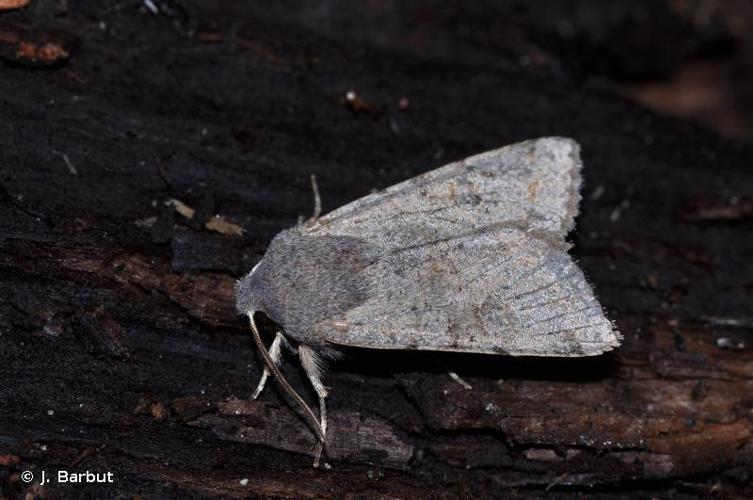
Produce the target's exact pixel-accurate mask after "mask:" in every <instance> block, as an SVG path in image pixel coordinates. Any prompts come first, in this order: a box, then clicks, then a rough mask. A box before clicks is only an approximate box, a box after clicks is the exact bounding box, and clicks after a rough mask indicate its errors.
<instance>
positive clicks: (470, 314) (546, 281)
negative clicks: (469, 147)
mask: <svg viewBox="0 0 753 500" xmlns="http://www.w3.org/2000/svg"><path fill="white" fill-rule="evenodd" d="M360 273H361V274H362V276H363V278H364V280H365V281H364V282H365V283H367V286H368V298H367V300H365V301H364V302H363V303H361V304H360V305H357V306H356V307H354V308H352V309H349V310H348V311H346V312H345V313H344V314H343V315H341V316H339V317H337V318H330V319H327V320H325V321H322V322H320V323H318V324H317V325H316V327H315V332H316V334H317V335H319V336H321V337H323V338H324V339H326V340H328V341H330V342H332V343H335V344H341V345H349V346H357V347H368V348H378V349H421V350H436V351H461V352H478V353H497V354H508V355H535V356H587V355H595V354H600V353H602V352H604V351H607V350H611V349H612V348H613V347H615V346H617V345H619V334H618V333H617V332H616V331H615V330H614V327H613V326H612V324H611V323H610V322H609V321H608V320H607V319H606V318H605V316H604V313H603V312H602V309H601V306H600V305H599V303H598V301H597V299H596V297H595V296H594V293H593V291H592V289H591V287H590V286H589V284H588V283H587V282H586V280H585V278H584V276H583V273H582V272H581V271H580V269H579V268H578V267H577V265H576V264H575V263H574V262H573V261H572V259H571V258H570V256H569V255H568V254H567V250H566V247H565V244H564V243H563V242H560V241H556V240H554V239H551V238H548V237H546V236H545V235H544V236H542V235H541V234H540V233H539V234H538V235H534V234H531V233H527V232H524V231H522V230H520V229H516V228H507V229H499V228H496V229H488V230H487V229H485V230H480V231H478V232H476V233H473V234H468V235H465V236H462V237H458V238H453V239H449V240H441V241H436V242H431V243H428V244H425V245H421V244H418V245H412V246H409V247H406V248H402V249H400V250H396V251H393V252H388V253H385V254H383V255H382V256H381V257H380V258H378V259H377V260H375V261H373V262H372V263H371V264H370V265H368V266H367V267H366V268H364V269H362V270H361V271H360Z"/></svg>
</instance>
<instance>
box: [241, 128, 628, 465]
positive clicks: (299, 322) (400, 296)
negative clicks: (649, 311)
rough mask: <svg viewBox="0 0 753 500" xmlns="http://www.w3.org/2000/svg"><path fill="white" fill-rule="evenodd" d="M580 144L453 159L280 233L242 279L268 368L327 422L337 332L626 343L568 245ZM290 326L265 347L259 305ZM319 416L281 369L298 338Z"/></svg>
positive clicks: (411, 340) (377, 343) (560, 352)
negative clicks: (328, 367) (329, 365)
mask: <svg viewBox="0 0 753 500" xmlns="http://www.w3.org/2000/svg"><path fill="white" fill-rule="evenodd" d="M580 170H581V160H580V147H579V146H578V144H577V143H576V142H575V141H573V140H571V139H566V138H560V137H546V138H540V139H536V140H529V141H525V142H521V143H518V144H513V145H510V146H507V147H503V148H501V149H496V150H493V151H488V152H486V153H482V154H479V155H476V156H472V157H470V158H466V159H464V160H461V161H458V162H455V163H451V164H449V165H446V166H444V167H441V168H438V169H436V170H433V171H430V172H427V173H425V174H423V175H419V176H417V177H414V178H412V179H409V180H407V181H405V182H402V183H400V184H397V185H394V186H392V187H389V188H387V189H385V190H383V191H381V192H377V193H374V194H371V195H368V196H365V197H363V198H360V199H358V200H356V201H354V202H352V203H349V204H347V205H345V206H343V207H341V208H339V209H337V210H335V211H333V212H331V213H329V214H327V215H325V216H323V217H321V218H316V217H315V218H312V219H311V220H309V221H308V222H307V223H305V224H299V225H297V226H295V227H292V228H290V229H286V230H284V231H282V232H281V233H279V234H278V235H277V236H275V238H274V239H273V240H272V242H271V243H270V245H269V248H268V249H267V251H266V254H265V255H264V257H263V258H262V260H261V261H260V262H259V263H258V264H257V265H256V266H255V267H254V268H253V269H252V270H251V272H250V273H248V274H247V275H246V276H244V277H243V278H242V279H241V280H239V281H238V283H237V285H236V307H237V310H238V312H239V313H240V314H243V315H246V316H247V317H248V318H249V321H250V326H251V330H252V333H253V337H254V339H255V342H256V345H257V347H258V349H259V352H260V354H261V356H262V358H263V359H264V362H265V365H266V367H265V368H264V371H263V373H262V376H261V380H260V382H259V384H258V386H257V388H256V390H255V391H254V394H253V398H256V397H257V396H258V395H259V393H260V392H261V390H262V389H263V388H264V385H265V383H266V380H267V378H268V377H269V375H270V374H272V375H274V376H275V377H276V379H277V380H278V382H279V383H280V384H281V386H282V387H283V388H284V389H285V391H286V392H287V393H288V394H289V395H290V396H291V397H292V399H293V400H295V401H296V403H297V404H298V405H299V406H300V407H301V409H302V411H303V413H304V414H305V415H306V417H307V419H308V420H309V423H310V425H311V426H312V429H313V430H314V432H315V433H316V435H317V437H318V442H319V445H318V449H317V452H316V459H315V462H314V465H315V466H317V465H318V463H319V458H320V455H321V452H322V449H323V446H324V443H325V440H326V436H327V412H326V404H325V399H326V397H327V388H325V386H324V384H323V383H322V375H323V369H322V367H323V362H325V361H326V360H332V359H336V358H337V357H338V356H339V350H338V346H352V347H362V348H371V349H418V350H428V351H454V352H467V353H484V354H499V355H508V356H571V357H577V356H593V355H598V354H601V353H603V352H605V351H609V350H611V349H613V348H615V347H617V346H618V345H619V343H620V338H621V337H620V334H619V333H618V332H617V330H616V328H615V327H614V325H613V324H612V323H611V322H610V321H609V320H608V319H607V318H606V317H605V315H604V312H603V310H602V308H601V306H600V304H599V302H598V300H597V299H596V297H595V296H594V292H593V290H592V289H591V286H590V285H589V284H588V282H587V281H586V279H585V277H584V276H583V273H582V272H581V270H580V269H579V268H578V266H577V265H576V264H575V262H574V261H573V259H572V258H571V257H570V256H569V255H568V249H569V244H568V243H566V242H565V236H566V235H567V233H568V232H570V231H571V230H572V229H573V228H574V225H575V216H576V215H577V213H578V204H579V201H580V187H581V176H580ZM257 312H262V313H264V314H265V315H266V316H267V317H268V318H270V319H271V320H273V321H274V322H275V323H276V324H277V325H279V326H280V327H281V330H280V331H278V332H277V334H276V336H275V338H274V340H273V341H272V344H271V346H270V348H269V350H267V349H266V348H265V346H264V344H263V343H262V340H261V338H260V336H259V331H258V329H257V326H256V323H255V321H254V314H255V313H257ZM288 339H292V340H294V341H295V345H297V354H298V357H299V359H300V362H301V365H302V367H303V370H304V371H305V373H306V375H307V376H308V378H309V380H310V381H311V385H312V386H313V388H314V390H315V391H316V393H317V395H318V399H319V417H318V418H317V416H316V415H315V414H314V412H313V411H312V410H311V408H310V407H309V406H308V404H307V403H306V402H305V401H304V399H303V398H302V397H301V396H300V395H298V394H297V393H296V391H295V390H293V388H292V387H291V386H290V384H289V383H288V382H287V381H286V379H285V377H284V376H283V374H282V373H281V372H280V369H279V363H280V357H281V350H282V348H283V347H287V348H290V349H291V350H295V348H294V347H293V345H292V344H291V343H290V342H289V340H288Z"/></svg>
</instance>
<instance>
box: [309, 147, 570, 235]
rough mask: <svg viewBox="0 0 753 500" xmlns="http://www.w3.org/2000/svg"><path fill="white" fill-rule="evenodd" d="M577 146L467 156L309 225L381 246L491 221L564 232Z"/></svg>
mask: <svg viewBox="0 0 753 500" xmlns="http://www.w3.org/2000/svg"><path fill="white" fill-rule="evenodd" d="M579 152H580V148H579V146H578V144H577V143H576V142H575V141H573V140H571V139H566V138H561V137H546V138H541V139H535V140H530V141H525V142H521V143H518V144H513V145H510V146H507V147H503V148H500V149H496V150H493V151H489V152H486V153H482V154H479V155H476V156H471V157H470V158H466V159H464V160H461V161H458V162H455V163H451V164H449V165H445V166H444V167H441V168H438V169H436V170H433V171H431V172H427V173H425V174H423V175H419V176H417V177H414V178H412V179H409V180H407V181H405V182H402V183H400V184H396V185H394V186H391V187H389V188H387V189H385V190H383V191H381V192H378V193H374V194H371V195H368V196H365V197H363V198H360V199H358V200H356V201H354V202H352V203H349V204H347V205H345V206H343V207H341V208H339V209H337V210H335V211H333V212H330V213H329V214H327V215H325V216H324V217H322V218H320V219H319V223H318V224H315V225H314V226H313V227H312V228H310V231H311V233H313V234H317V233H319V234H338V235H349V236H355V237H358V238H362V239H364V240H366V241H369V242H370V243H377V244H379V245H380V246H382V247H383V248H402V247H405V246H409V245H413V244H416V243H422V242H428V241H436V240H440V239H444V238H450V237H453V236H455V235H457V234H464V233H468V232H469V231H474V230H478V229H480V228H483V227H489V226H493V225H507V226H515V227H518V228H521V229H524V230H528V231H538V232H546V233H551V234H553V235H559V236H564V235H565V234H567V233H568V232H569V231H570V230H571V229H572V228H573V226H574V218H575V215H577V211H578V202H579V201H580V195H579V191H580V168H581V161H580V154H579Z"/></svg>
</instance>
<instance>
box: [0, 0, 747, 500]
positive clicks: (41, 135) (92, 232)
mask: <svg viewBox="0 0 753 500" xmlns="http://www.w3.org/2000/svg"><path fill="white" fill-rule="evenodd" d="M226 3H228V2H226ZM246 3H251V2H236V3H235V5H224V6H222V7H217V6H214V4H215V2H209V1H199V0H196V1H193V2H181V3H177V2H172V1H171V2H167V1H156V0H155V1H153V2H143V3H142V2H138V1H135V2H115V1H112V2H94V1H82V2H59V1H52V0H32V2H31V4H30V5H29V6H28V7H26V8H25V9H23V10H19V11H7V12H0V60H2V66H1V67H0V118H1V120H0V380H2V382H1V383H0V497H2V498H8V499H11V498H24V497H25V496H26V498H34V497H39V498H78V497H89V496H91V497H96V498H115V497H117V498H130V497H138V496H141V497H143V498H164V497H179V498H183V497H204V496H207V497H210V496H212V497H216V496H218V497H243V496H264V497H328V496H334V497H343V496H358V495H362V496H364V497H371V496H383V497H400V498H416V497H427V496H431V497H448V498H453V497H478V496H480V497H495V496H504V495H513V494H517V495H521V496H522V495H532V496H544V495H546V494H558V495H561V496H568V497H569V496H579V497H583V496H585V497H604V496H612V495H614V496H617V495H622V494H636V495H660V496H676V497H683V498H684V497H688V498H693V497H706V496H708V495H712V494H714V495H720V496H725V497H735V496H738V497H745V496H750V495H751V494H752V493H753V475H752V473H751V470H752V469H753V309H752V306H753V304H752V301H751V296H752V295H753V264H752V262H753V230H752V229H753V221H752V219H753V170H752V168H751V165H753V148H751V147H750V146H749V145H746V144H744V143H741V142H736V141H732V140H729V139H724V138H721V137H719V136H718V135H716V134H715V133H712V132H709V131H706V130H704V129H702V128H701V127H699V126H696V125H691V124H688V123H685V122H682V121H679V120H675V119H670V118H666V117H660V116H657V115H655V114H653V113H651V112H650V111H648V110H646V109H643V108H640V107H638V106H636V105H633V104H631V103H629V102H628V101H626V100H624V99H622V98H620V97H617V96H615V95H614V93H612V92H610V91H608V89H606V88H604V87H602V86H601V85H599V84H591V83H589V84H586V83H584V82H583V81H581V80H579V79H578V78H568V77H566V76H563V75H562V74H560V73H559V72H558V71H546V68H545V70H544V71H542V72H536V71H532V70H529V69H526V68H525V67H523V68H521V66H520V65H518V64H513V63H511V62H510V61H511V60H513V59H511V58H510V57H508V56H507V55H504V54H502V55H499V57H495V56H494V54H495V52H494V48H495V47H494V45H493V44H491V45H487V46H483V41H484V39H483V36H482V35H483V34H482V35H478V37H476V38H474V36H472V35H474V32H473V31H472V27H471V28H468V29H469V30H470V31H469V33H471V35H468V36H467V37H465V38H463V35H462V34H459V35H457V37H459V38H460V39H462V40H463V43H459V42H458V43H455V42H456V41H457V40H455V39H454V38H452V36H455V35H452V36H449V35H448V37H446V38H441V37H440V36H439V35H437V40H436V43H437V51H438V52H442V51H443V50H444V49H443V47H453V48H454V49H453V50H452V51H451V50H449V49H447V50H444V52H442V53H441V54H426V53H425V52H421V50H423V49H422V47H423V48H426V46H429V45H431V43H430V42H427V41H426V40H431V37H432V36H433V32H429V34H428V35H426V37H425V38H421V37H419V36H416V37H414V38H410V37H408V36H407V35H406V36H403V35H405V32H403V31H400V30H395V29H393V30H391V31H390V30H388V29H387V27H388V25H387V24H384V26H385V31H384V32H380V31H379V30H378V29H375V30H374V32H375V33H372V34H374V36H376V35H379V34H380V33H381V34H382V35H383V37H384V38H385V39H389V43H387V42H385V43H366V42H364V40H363V39H362V37H361V38H359V36H356V35H361V34H362V33H360V32H359V29H358V28H359V26H363V25H366V24H367V22H366V21H365V19H366V20H369V19H370V21H369V22H372V23H377V24H378V23H380V22H382V23H384V22H385V21H384V20H380V17H379V16H375V17H374V18H373V19H371V18H369V13H368V12H366V13H363V18H360V19H354V20H352V23H351V24H349V23H348V19H345V20H344V21H343V20H342V19H340V21H339V24H337V23H336V24H327V19H329V18H327V13H326V12H325V10H326V8H330V9H334V10H335V11H336V12H339V11H338V10H337V9H338V8H339V7H338V5H340V7H342V3H340V2H330V3H324V4H322V5H321V6H320V9H319V10H316V9H313V8H312V7H309V8H308V10H306V9H302V8H301V7H300V6H298V7H296V6H290V5H287V6H286V7H285V8H282V7H277V8H274V9H273V8H265V7H264V6H262V5H255V6H247V5H245V4H246ZM285 9H287V10H285ZM322 9H324V10H322ZM317 14H318V15H319V16H320V17H318V18H317V17H316V15H317ZM330 14H331V13H330ZM346 14H348V13H347V12H346V13H345V14H343V15H346ZM469 16H471V17H473V16H478V17H483V13H481V12H477V13H471V14H469ZM304 20H305V21H304ZM317 23H319V24H317ZM359 23H360V24H359ZM322 26H324V28H322ZM389 26H392V25H389ZM344 27H348V29H345V28H344ZM393 27H394V26H393ZM325 28H326V29H325ZM406 32H407V31H406ZM417 33H419V34H421V33H424V32H421V31H417ZM367 34H368V33H367ZM424 34H426V33H424ZM486 36H487V38H488V37H491V35H490V34H489V33H486ZM479 38H481V39H482V40H479ZM422 44H423V45H422ZM417 46H418V48H416V47H417ZM516 57H517V56H516ZM349 91H353V92H354V93H355V94H356V99H351V100H348V99H347V98H346V94H347V92H349ZM545 135H562V136H568V137H572V138H574V139H576V140H577V141H578V142H579V143H580V144H581V145H582V155H583V160H584V164H585V168H584V173H583V175H584V190H583V202H582V205H581V215H580V216H579V218H578V221H577V229H576V231H575V232H574V233H573V234H572V235H571V236H570V240H571V241H572V242H573V243H574V249H573V251H572V252H573V254H574V255H575V256H576V257H577V259H578V262H579V263H580V265H581V267H582V268H583V270H584V272H585V274H586V276H587V277H588V279H589V280H590V282H591V283H593V285H594V288H595V290H596V293H597V295H598V296H599V298H600V300H601V302H602V304H603V305H604V306H605V308H606V310H607V313H608V315H609V316H610V318H612V319H613V320H614V321H615V322H616V324H617V326H618V328H619V329H620V331H621V332H622V333H623V335H624V337H625V338H624V345H623V346H622V347H621V348H620V349H618V350H617V351H616V352H614V353H610V354H608V355H604V356H600V357H597V358H591V359H566V360H562V359H518V358H508V357H494V356H477V355H432V354H428V353H413V352H382V351H379V352H377V351H368V350H358V349H352V350H348V351H347V352H346V357H345V359H344V360H342V361H340V362H337V363H335V364H334V365H333V366H332V367H331V371H330V373H329V374H328V375H327V377H326V383H327V385H328V386H329V387H330V388H331V397H330V400H329V409H330V418H329V421H330V436H331V443H330V449H329V456H328V458H327V461H328V463H329V464H330V465H331V468H329V469H319V470H315V469H313V468H312V467H311V463H312V458H311V457H312V454H313V451H314V444H315V441H314V437H313V435H312V433H311V432H310V430H309V429H308V428H307V427H306V424H305V423H304V422H303V420H301V418H300V417H299V416H298V415H297V414H296V413H295V412H294V411H292V410H291V409H290V407H289V406H288V405H287V404H286V403H285V401H284V399H283V398H281V396H280V393H279V391H278V390H277V388H276V387H275V386H274V384H270V385H268V388H267V389H266V390H265V392H264V393H263V394H262V396H261V397H260V399H259V400H258V401H250V400H249V397H250V393H251V391H252V389H253V387H254V385H255V383H256V382H257V380H258V377H259V375H260V370H261V368H260V366H261V365H260V361H259V359H258V357H257V356H256V353H255V352H254V348H253V345H252V340H251V337H250V335H249V331H248V328H247V325H246V324H245V322H244V321H243V320H242V318H239V317H237V316H236V314H235V311H234V308H233V283H234V280H235V279H236V278H237V277H239V276H240V275H241V274H242V273H243V272H245V271H248V270H249V269H250V268H251V267H252V266H253V264H254V263H255V262H257V261H258V259H259V258H260V257H261V255H262V254H263V252H264V249H265V248H266V245H267V244H268V243H269V241H270V239H271V238H272V236H274V234H275V233H276V232H278V231H280V230H281V229H283V228H285V227H288V226H290V225H292V224H295V223H296V221H297V220H298V218H299V216H304V217H308V216H309V215H310V213H311V210H312V206H313V201H312V194H311V188H310V184H309V176H310V175H311V174H315V175H316V177H317V179H318V180H319V188H320V191H321V194H322V200H323V204H324V209H325V212H326V211H328V210H331V209H333V208H336V207H338V206H340V205H342V204H344V203H347V202H348V201H351V200H353V199H355V198H357V197H359V196H363V195H365V194H368V193H369V192H370V190H372V189H378V188H383V187H386V186H389V185H391V184H393V183H396V182H399V181H402V180H404V179H406V178H408V177H410V176H413V175H416V174H419V173H422V172H425V171H428V170H430V169H432V168H436V167H438V166H441V165H443V164H445V163H448V162H450V161H452V160H456V159H459V158H462V157H464V156H466V155H470V154H474V153H478V152H482V151H485V150H488V149H492V148H497V147H499V146H502V145H505V144H509V143H512V142H515V141H519V140H524V139H529V138H534V137H539V136H545ZM169 200H180V201H181V202H182V203H184V204H185V205H186V206H188V207H191V208H193V209H194V210H195V213H194V214H193V217H191V218H187V217H186V216H185V214H186V213H187V212H186V210H185V207H178V208H181V210H176V207H175V204H174V203H173V204H169V203H168V201H169ZM216 215H218V216H220V219H217V218H216V217H215V216H216ZM218 221H219V223H218ZM234 225H237V226H239V227H240V228H243V230H245V232H244V233H243V234H242V235H239V234H237V233H238V231H237V228H236V226H234ZM264 332H265V333H266V338H267V339H268V340H271V334H272V333H273V325H270V324H265V325H264ZM284 366H285V368H286V371H287V373H289V374H290V376H291V380H292V382H293V384H294V385H295V386H296V387H298V388H299V390H300V391H302V393H303V394H305V395H306V396H307V397H309V398H310V399H311V400H312V401H313V393H312V391H311V390H310V389H309V388H308V387H307V386H306V384H304V383H303V380H302V379H301V378H300V375H299V370H298V368H297V363H296V362H295V359H294V358H292V357H290V356H289V357H288V360H287V361H286V362H285V365H284ZM446 369H451V370H454V371H456V372H458V373H459V374H460V375H461V376H462V377H463V378H464V379H465V380H467V381H468V382H469V383H470V384H471V385H472V387H473V388H472V389H471V390H467V389H464V388H463V387H461V386H460V385H459V384H458V383H456V382H454V381H453V380H452V379H451V378H450V377H449V376H448V375H447V372H446ZM61 469H65V470H70V471H80V472H82V471H85V470H90V471H96V472H106V471H111V472H113V474H114V478H115V481H114V483H113V484H108V485H74V484H57V483H56V482H55V481H53V482H52V483H50V484H46V485H42V486H40V485H38V484H37V480H35V481H34V482H32V483H25V482H24V481H23V480H22V478H21V474H22V472H23V471H29V470H30V471H32V472H33V473H34V474H35V475H36V476H37V478H38V477H39V475H40V473H41V471H42V470H45V471H47V473H48V474H50V473H52V472H54V471H57V470H61ZM29 495H30V496H29Z"/></svg>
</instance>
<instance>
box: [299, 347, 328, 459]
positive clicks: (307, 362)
mask: <svg viewBox="0 0 753 500" xmlns="http://www.w3.org/2000/svg"><path fill="white" fill-rule="evenodd" d="M298 357H299V358H300V360H301V365H302V366H303V370H304V371H305V372H306V375H307V376H308V378H309V380H310V381H311V385H312V386H314V390H315V391H316V394H317V396H319V419H320V429H321V431H322V436H324V438H325V439H322V441H321V442H320V443H319V445H318V446H317V449H316V457H315V459H314V467H317V466H318V465H319V458H320V457H321V454H322V450H323V448H324V442H325V440H326V437H327V404H326V402H325V399H326V398H327V388H326V387H324V384H323V383H322V371H323V363H322V358H321V357H320V356H319V355H318V354H317V353H316V351H314V350H313V349H312V348H310V347H309V346H307V345H303V344H301V345H299V346H298Z"/></svg>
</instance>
